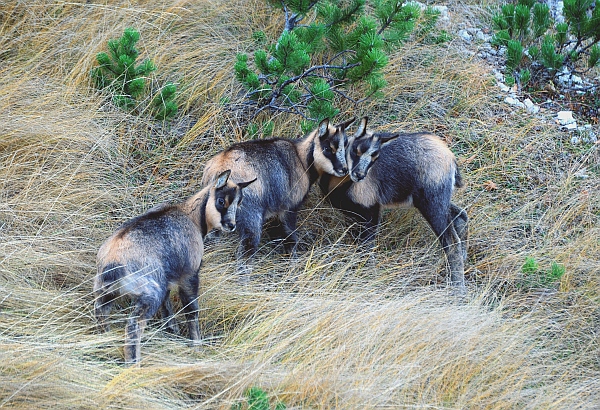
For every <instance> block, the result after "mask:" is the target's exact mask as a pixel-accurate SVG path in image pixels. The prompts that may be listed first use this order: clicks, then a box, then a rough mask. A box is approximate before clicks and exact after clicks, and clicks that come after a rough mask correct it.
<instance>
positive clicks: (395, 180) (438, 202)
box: [319, 118, 468, 289]
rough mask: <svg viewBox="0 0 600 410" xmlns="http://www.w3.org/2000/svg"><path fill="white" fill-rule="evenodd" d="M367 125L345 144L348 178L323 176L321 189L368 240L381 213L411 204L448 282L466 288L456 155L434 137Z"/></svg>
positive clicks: (464, 227)
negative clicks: (442, 256)
mask: <svg viewBox="0 0 600 410" xmlns="http://www.w3.org/2000/svg"><path fill="white" fill-rule="evenodd" d="M366 122H367V119H366V118H364V119H363V120H362V121H361V126H360V127H359V130H358V132H357V134H355V135H354V136H353V137H352V138H350V141H349V146H348V150H347V155H348V160H347V162H348V168H349V178H346V179H344V180H337V181H332V179H331V178H330V177H329V176H324V177H322V178H321V181H320V183H319V185H320V187H321V190H322V191H323V193H324V194H326V196H327V198H328V199H329V200H330V202H331V203H332V204H333V205H334V206H335V207H337V208H339V209H341V210H343V211H344V212H345V213H346V214H348V215H349V216H351V217H352V218H353V219H354V220H356V221H357V222H358V223H359V224H360V225H361V228H362V229H361V233H360V237H361V239H362V240H363V241H367V242H372V241H373V239H374V237H375V234H376V231H377V227H378V225H379V219H380V212H381V209H385V208H394V207H403V206H404V207H406V206H415V207H416V208H417V209H419V211H420V212H421V214H422V215H423V216H424V217H425V219H426V220H427V222H429V224H430V226H431V228H432V229H433V231H434V233H435V234H436V235H437V237H438V238H439V240H440V242H441V244H442V248H443V249H444V251H445V253H446V255H447V258H448V264H449V267H450V277H451V281H452V283H453V284H455V285H457V286H459V287H461V288H462V289H464V262H465V260H466V254H467V231H468V217H467V214H466V212H465V211H464V210H463V209H461V208H459V207H458V206H456V205H455V204H453V203H452V202H451V197H452V193H453V191H454V188H455V187H460V186H462V178H461V175H460V172H459V170H458V167H457V165H456V159H455V157H454V154H453V153H452V151H450V150H449V149H448V147H447V146H446V144H445V143H444V142H443V141H442V140H441V139H440V138H438V137H437V136H435V135H432V134H428V133H415V134H398V133H395V134H389V133H374V132H372V131H369V130H367V129H366Z"/></svg>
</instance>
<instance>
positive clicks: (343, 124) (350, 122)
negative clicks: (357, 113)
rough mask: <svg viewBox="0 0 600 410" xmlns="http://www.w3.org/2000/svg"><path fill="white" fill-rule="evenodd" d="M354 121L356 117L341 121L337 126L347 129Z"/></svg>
mask: <svg viewBox="0 0 600 410" xmlns="http://www.w3.org/2000/svg"><path fill="white" fill-rule="evenodd" d="M354 121H356V117H352V118H350V119H349V120H348V121H345V122H341V123H339V124H338V125H336V126H335V128H342V129H344V130H345V129H346V128H348V127H349V126H350V125H352V124H353V123H354Z"/></svg>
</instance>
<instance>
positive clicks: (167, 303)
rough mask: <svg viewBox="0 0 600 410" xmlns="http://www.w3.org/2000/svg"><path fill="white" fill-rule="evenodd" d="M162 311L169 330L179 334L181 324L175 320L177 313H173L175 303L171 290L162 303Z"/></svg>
mask: <svg viewBox="0 0 600 410" xmlns="http://www.w3.org/2000/svg"><path fill="white" fill-rule="evenodd" d="M160 312H161V315H162V317H163V319H164V320H165V321H166V325H165V326H166V328H167V331H168V332H170V333H174V334H179V326H178V325H177V321H176V320H175V314H174V313H173V305H172V304H171V292H169V291H167V294H166V295H165V298H164V300H163V303H162V305H160Z"/></svg>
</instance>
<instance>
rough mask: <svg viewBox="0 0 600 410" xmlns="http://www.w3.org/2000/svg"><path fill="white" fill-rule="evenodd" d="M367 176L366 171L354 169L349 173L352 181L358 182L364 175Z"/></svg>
mask: <svg viewBox="0 0 600 410" xmlns="http://www.w3.org/2000/svg"><path fill="white" fill-rule="evenodd" d="M366 176H367V173H366V172H356V171H352V172H351V173H350V179H351V180H352V182H360V181H362V180H363V179H365V177H366Z"/></svg>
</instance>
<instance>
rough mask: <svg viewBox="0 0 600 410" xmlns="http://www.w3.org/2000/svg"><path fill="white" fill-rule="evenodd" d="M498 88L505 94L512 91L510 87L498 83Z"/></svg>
mask: <svg viewBox="0 0 600 410" xmlns="http://www.w3.org/2000/svg"><path fill="white" fill-rule="evenodd" d="M498 87H500V90H502V91H503V92H505V93H507V92H509V91H510V88H508V86H507V85H506V84H504V83H498Z"/></svg>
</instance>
